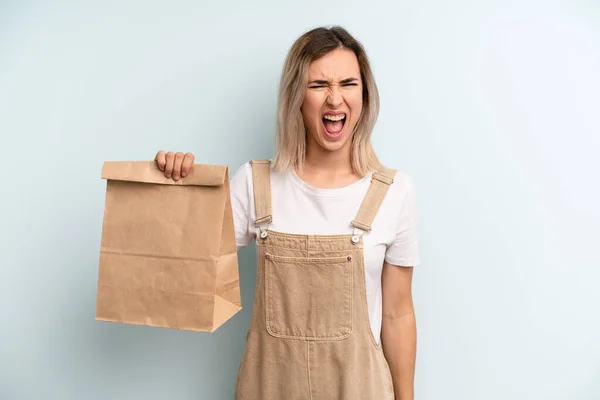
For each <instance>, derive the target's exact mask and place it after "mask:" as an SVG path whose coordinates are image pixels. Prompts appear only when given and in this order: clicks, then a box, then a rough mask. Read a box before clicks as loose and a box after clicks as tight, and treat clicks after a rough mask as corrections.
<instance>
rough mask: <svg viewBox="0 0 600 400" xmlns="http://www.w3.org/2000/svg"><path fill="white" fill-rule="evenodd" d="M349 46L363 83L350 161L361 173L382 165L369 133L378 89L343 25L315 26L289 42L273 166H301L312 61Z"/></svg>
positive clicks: (374, 118)
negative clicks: (290, 45)
mask: <svg viewBox="0 0 600 400" xmlns="http://www.w3.org/2000/svg"><path fill="white" fill-rule="evenodd" d="M340 48H342V49H348V50H350V51H352V52H354V54H355V55H356V58H357V59H358V65H359V67H360V75H361V80H362V84H363V93H362V98H363V108H362V113H361V115H360V117H359V119H358V122H357V123H356V126H355V127H354V132H353V135H352V148H351V156H350V161H351V164H352V169H353V170H354V172H355V173H356V174H358V175H360V176H364V175H366V174H367V173H368V172H369V171H371V170H376V169H378V168H380V167H382V165H381V163H380V162H379V160H378V158H377V156H376V155H375V151H374V150H373V146H372V144H371V133H372V132H373V128H374V126H375V122H376V121H377V116H378V115H379V91H378V90H377V85H376V83H375V78H374V77H373V72H372V70H371V65H370V64H369V59H368V57H367V53H366V52H365V49H364V48H363V46H362V44H361V43H360V42H358V41H357V40H356V39H355V38H354V37H352V35H350V33H348V32H347V31H346V30H345V29H344V28H342V27H339V26H334V27H332V28H324V27H320V28H316V29H313V30H310V31H308V32H306V33H304V34H303V35H302V36H300V37H299V38H298V39H297V40H296V42H295V43H294V44H293V45H292V47H291V49H290V51H289V53H288V55H287V58H286V60H285V64H284V66H283V72H282V75H281V81H280V84H279V100H278V104H277V140H276V153H275V157H274V159H273V166H274V167H275V168H278V169H281V170H286V169H288V168H295V167H296V168H298V169H302V167H303V166H304V160H305V154H306V128H305V125H304V121H303V118H302V112H301V107H302V103H303V102H304V96H305V94H306V86H307V83H308V67H309V65H310V63H311V62H313V61H315V60H317V59H319V58H321V57H323V56H324V55H326V54H328V53H329V52H331V51H333V50H336V49H340Z"/></svg>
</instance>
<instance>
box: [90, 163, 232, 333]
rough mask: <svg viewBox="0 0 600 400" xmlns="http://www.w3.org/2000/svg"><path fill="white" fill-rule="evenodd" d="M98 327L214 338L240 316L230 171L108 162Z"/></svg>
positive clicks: (208, 166) (103, 170)
mask: <svg viewBox="0 0 600 400" xmlns="http://www.w3.org/2000/svg"><path fill="white" fill-rule="evenodd" d="M102 178H103V179H106V180H107V185H106V204H105V208H104V220H103V225H102V242H101V248H100V266H99V271H98V296H97V302H96V319H98V320H104V321H113V322H121V323H128V324H137V325H150V326H158V327H165V328H175V329H187V330H195V331H202V332H213V331H214V330H215V329H217V328H218V327H219V326H220V325H222V324H223V323H224V322H225V321H227V320H228V319H230V318H231V317H232V316H233V315H234V314H236V313H237V312H238V311H239V310H241V301H240V287H239V273H238V259H237V249H236V244H235V233H234V227H233V214H232V210H231V202H230V193H229V180H228V169H227V167H225V166H215V165H202V164H196V165H194V167H193V168H192V170H191V171H190V174H189V175H188V176H186V177H185V178H183V179H181V180H179V181H177V182H175V181H173V180H172V179H169V178H166V177H165V176H164V173H163V172H162V171H160V170H159V169H158V168H157V166H156V164H155V163H154V162H145V161H144V162H142V161H130V162H106V163H104V166H103V168H102Z"/></svg>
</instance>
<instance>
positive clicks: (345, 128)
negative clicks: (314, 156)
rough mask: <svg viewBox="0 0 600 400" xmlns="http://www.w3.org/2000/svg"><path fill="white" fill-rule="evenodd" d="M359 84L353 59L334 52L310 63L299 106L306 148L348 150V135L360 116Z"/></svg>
mask: <svg viewBox="0 0 600 400" xmlns="http://www.w3.org/2000/svg"><path fill="white" fill-rule="evenodd" d="M362 92H363V87H362V81H361V78H360V67H359V65H358V59H357V58H356V55H355V54H354V53H353V52H352V51H350V50H347V49H337V50H334V51H332V52H330V53H328V54H326V55H324V56H323V57H321V58H319V59H318V60H315V61H313V62H312V63H311V64H310V66H309V70H308V88H307V90H306V96H305V97H304V102H303V103H302V117H303V118H304V125H305V126H306V129H307V136H308V146H309V147H310V146H313V145H315V144H316V145H319V146H320V147H321V148H323V149H324V150H326V151H332V152H333V151H337V150H340V149H346V148H349V146H350V144H351V143H352V141H351V140H350V139H351V138H352V132H353V131H354V127H355V126H356V123H357V122H358V119H359V117H360V115H361V112H362V103H363V101H362Z"/></svg>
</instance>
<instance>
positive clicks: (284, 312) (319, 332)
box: [265, 254, 353, 340]
mask: <svg viewBox="0 0 600 400" xmlns="http://www.w3.org/2000/svg"><path fill="white" fill-rule="evenodd" d="M265 258H266V259H265V277H266V281H265V310H266V325H267V331H268V332H269V333H270V334H271V335H273V336H276V337H280V338H288V339H306V340H340V339H344V338H346V337H348V336H350V334H351V333H352V290H353V289H352V287H353V284H352V281H353V273H352V257H351V256H345V257H330V258H303V257H281V256H275V255H272V254H266V256H265Z"/></svg>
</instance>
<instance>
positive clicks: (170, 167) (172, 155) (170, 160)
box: [165, 151, 175, 178]
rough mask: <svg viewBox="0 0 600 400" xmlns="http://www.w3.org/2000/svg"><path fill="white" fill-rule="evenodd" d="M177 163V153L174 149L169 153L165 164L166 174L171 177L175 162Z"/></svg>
mask: <svg viewBox="0 0 600 400" xmlns="http://www.w3.org/2000/svg"><path fill="white" fill-rule="evenodd" d="M174 163H175V153H173V152H172V151H170V152H168V153H167V163H166V165H165V176H166V177H167V178H170V177H171V175H172V174H173V164H174Z"/></svg>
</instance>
